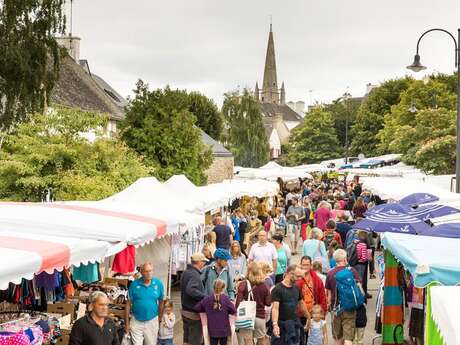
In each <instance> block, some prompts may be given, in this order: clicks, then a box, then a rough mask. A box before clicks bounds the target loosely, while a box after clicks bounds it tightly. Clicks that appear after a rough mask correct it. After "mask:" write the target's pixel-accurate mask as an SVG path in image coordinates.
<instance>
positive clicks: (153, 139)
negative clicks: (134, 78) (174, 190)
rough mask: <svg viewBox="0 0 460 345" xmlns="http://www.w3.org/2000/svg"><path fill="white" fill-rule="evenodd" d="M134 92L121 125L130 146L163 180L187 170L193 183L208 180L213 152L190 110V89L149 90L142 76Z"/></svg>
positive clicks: (123, 136) (202, 182)
mask: <svg viewBox="0 0 460 345" xmlns="http://www.w3.org/2000/svg"><path fill="white" fill-rule="evenodd" d="M134 94H135V97H134V99H132V100H131V101H130V103H129V105H128V107H127V113H126V119H125V120H124V121H123V122H122V123H121V126H120V129H121V135H122V138H123V139H124V140H125V142H126V143H127V144H128V146H130V147H131V148H133V149H134V150H135V151H136V152H138V153H139V154H141V155H142V156H144V159H145V162H146V164H148V165H149V166H151V167H153V168H154V175H155V176H156V177H158V178H159V179H160V180H166V179H168V178H169V177H171V176H173V175H176V174H185V175H186V176H187V177H188V178H189V179H190V180H191V181H193V182H194V183H196V184H199V185H201V184H205V183H206V179H207V177H206V174H205V170H206V169H207V168H208V167H209V166H210V165H211V162H212V154H211V150H210V149H209V148H207V147H205V146H204V145H203V143H202V141H201V132H200V129H199V128H198V127H196V126H195V123H196V118H195V116H194V115H193V114H192V113H191V112H190V111H189V110H188V107H189V103H188V97H187V93H186V92H185V91H179V90H171V89H170V88H169V87H166V88H165V89H164V90H162V89H158V90H154V91H150V90H149V87H148V85H147V84H145V83H144V82H143V81H141V80H139V81H138V82H137V85H136V89H135V90H134Z"/></svg>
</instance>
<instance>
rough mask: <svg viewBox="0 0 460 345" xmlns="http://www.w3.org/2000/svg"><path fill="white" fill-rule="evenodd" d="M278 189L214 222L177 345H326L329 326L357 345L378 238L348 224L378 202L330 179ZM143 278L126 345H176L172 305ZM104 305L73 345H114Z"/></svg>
mask: <svg viewBox="0 0 460 345" xmlns="http://www.w3.org/2000/svg"><path fill="white" fill-rule="evenodd" d="M281 187H282V188H281V194H280V195H279V196H278V197H276V198H275V200H272V201H271V203H269V201H268V200H266V199H259V200H257V201H256V202H254V200H250V201H248V202H247V203H244V202H243V203H240V204H239V205H238V204H237V205H233V206H234V208H233V211H232V213H231V217H223V216H220V215H217V216H216V217H215V218H214V220H213V223H214V227H213V229H212V231H210V232H209V233H208V234H207V236H206V243H205V245H204V246H203V249H202V251H200V252H197V253H194V254H193V255H192V256H191V264H190V265H189V266H188V267H187V269H186V270H185V271H184V272H183V273H182V276H181V282H180V289H181V296H180V297H181V319H182V323H183V344H186V345H201V344H203V343H204V344H210V345H223V344H229V343H230V342H228V339H230V338H229V337H231V339H232V340H233V343H238V344H239V345H249V344H254V343H255V342H256V343H257V344H261V345H265V344H280V345H297V344H298V345H325V344H329V343H328V341H329V339H328V337H329V335H328V334H329V332H328V328H329V327H331V330H332V336H333V340H334V344H336V345H339V344H344V345H352V344H353V345H362V344H363V339H364V328H365V326H366V320H367V318H366V301H367V299H369V298H371V297H372V296H371V295H369V294H368V292H367V280H368V277H370V278H375V275H374V265H373V255H374V252H375V249H376V246H377V241H378V237H375V236H373V234H371V233H367V232H366V231H362V230H358V231H356V230H354V229H353V228H352V225H351V224H352V223H353V222H355V221H356V220H359V219H360V218H362V217H364V214H365V212H366V211H367V208H368V207H372V204H373V203H374V202H375V200H373V198H372V197H371V196H370V195H368V194H367V193H366V192H363V191H362V188H361V186H360V184H359V183H352V184H350V185H347V184H345V183H339V182H338V181H337V180H334V179H331V180H323V181H320V182H308V183H307V182H302V183H299V187H298V188H297V189H295V190H286V189H285V188H283V187H284V186H283V185H282V186H281ZM298 252H299V254H301V255H300V260H295V259H297V258H294V257H293V255H295V254H297V253H298ZM294 261H298V262H294ZM140 272H141V275H142V277H141V278H140V279H138V280H135V281H133V282H132V283H131V284H130V286H129V292H128V296H129V298H128V299H129V300H128V307H127V308H126V319H127V320H128V322H126V329H125V332H126V334H127V336H126V337H125V339H127V340H129V344H133V345H142V344H143V345H157V344H160V345H170V344H173V338H174V324H175V321H176V320H175V315H174V313H173V305H172V302H171V301H170V300H169V299H167V298H165V293H164V287H163V284H162V282H161V281H160V280H159V279H157V278H155V277H154V271H153V265H152V264H151V263H145V264H144V265H142V266H141V269H140ZM107 305H108V299H107V296H105V295H104V293H102V292H100V293H98V294H95V295H94V296H92V300H91V312H90V314H89V315H87V316H86V317H84V318H81V319H79V320H78V321H77V322H76V323H75V326H74V327H73V330H72V333H71V335H70V344H71V345H80V344H111V345H117V344H119V342H118V339H117V337H116V336H115V335H114V334H113V332H114V326H113V322H111V321H110V319H109V318H108V317H107V313H108V312H107V310H108V308H107ZM328 314H330V320H331V321H330V323H329V324H328V322H327V321H328V320H329V318H327V315H328ZM127 344H128V343H127Z"/></svg>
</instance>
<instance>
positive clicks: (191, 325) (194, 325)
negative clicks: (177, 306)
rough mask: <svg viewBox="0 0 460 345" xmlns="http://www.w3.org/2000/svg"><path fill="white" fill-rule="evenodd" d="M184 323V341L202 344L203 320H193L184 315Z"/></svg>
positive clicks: (191, 343)
mask: <svg viewBox="0 0 460 345" xmlns="http://www.w3.org/2000/svg"><path fill="white" fill-rule="evenodd" d="M182 324H183V327H184V338H183V340H184V343H187V344H190V345H201V342H202V341H203V329H202V328H201V320H192V319H189V318H188V317H185V316H184V315H182Z"/></svg>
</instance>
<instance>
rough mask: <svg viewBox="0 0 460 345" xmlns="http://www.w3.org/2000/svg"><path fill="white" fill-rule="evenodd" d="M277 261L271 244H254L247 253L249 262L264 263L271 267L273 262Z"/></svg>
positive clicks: (276, 255) (274, 249) (276, 254)
mask: <svg viewBox="0 0 460 345" xmlns="http://www.w3.org/2000/svg"><path fill="white" fill-rule="evenodd" d="M277 259H278V253H277V251H276V248H275V246H274V245H273V243H270V242H267V243H266V244H265V245H261V244H260V243H259V242H257V243H254V244H253V245H252V247H251V251H250V252H249V260H252V261H255V262H265V263H267V264H269V265H272V263H273V260H277Z"/></svg>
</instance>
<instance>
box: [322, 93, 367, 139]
mask: <svg viewBox="0 0 460 345" xmlns="http://www.w3.org/2000/svg"><path fill="white" fill-rule="evenodd" d="M360 105H361V101H360V100H358V99H343V98H339V99H336V100H335V101H333V102H332V104H328V105H326V110H327V111H328V112H330V113H331V115H332V117H333V119H334V127H335V131H336V132H337V137H338V139H339V142H340V145H342V146H344V147H345V145H346V140H345V139H346V138H345V137H346V127H347V125H348V145H350V143H351V142H352V139H353V137H352V132H351V128H352V126H353V125H354V123H355V119H356V113H357V112H358V109H359V106H360Z"/></svg>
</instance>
